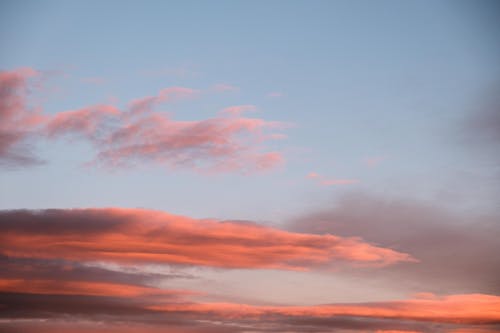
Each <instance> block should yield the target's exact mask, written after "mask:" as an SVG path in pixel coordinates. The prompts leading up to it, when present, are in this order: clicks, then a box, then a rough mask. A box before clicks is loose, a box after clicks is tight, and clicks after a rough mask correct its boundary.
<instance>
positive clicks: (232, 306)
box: [0, 293, 500, 333]
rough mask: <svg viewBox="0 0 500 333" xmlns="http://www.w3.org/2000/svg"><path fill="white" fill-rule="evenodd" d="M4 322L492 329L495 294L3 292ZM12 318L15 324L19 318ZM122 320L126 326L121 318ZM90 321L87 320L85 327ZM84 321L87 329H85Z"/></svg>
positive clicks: (151, 327)
mask: <svg viewBox="0 0 500 333" xmlns="http://www.w3.org/2000/svg"><path fill="white" fill-rule="evenodd" d="M0 295H1V296H2V301H3V311H2V312H0V317H4V318H5V316H9V317H8V318H9V319H8V320H4V321H0V328H1V327H11V328H15V327H17V328H25V327H26V326H25V325H26V324H29V323H30V319H42V320H40V322H39V325H38V330H36V329H29V330H28V329H24V330H23V332H39V331H40V330H39V329H40V328H43V327H47V326H48V327H53V328H54V327H58V328H59V329H53V331H61V326H62V327H64V325H61V324H64V322H62V321H64V320H71V323H72V328H73V329H77V328H79V329H82V332H89V331H92V330H91V329H90V327H93V326H94V329H95V325H96V324H97V323H101V325H100V326H98V327H97V328H100V329H102V330H104V329H105V330H106V331H107V332H120V331H122V330H120V328H122V329H127V328H131V327H140V326H142V330H139V332H157V331H158V330H161V329H163V330H165V329H167V328H168V330H169V332H170V331H172V330H171V328H172V329H174V328H175V329H174V330H173V332H176V331H177V330H178V332H187V331H186V330H193V331H194V332H203V333H208V332H241V333H243V332H248V331H251V332H256V333H259V332H289V333H293V332H296V333H298V332H318V333H319V332H323V333H324V332H364V333H366V332H373V333H375V332H378V333H381V332H387V333H389V332H391V333H392V332H394V333H395V332H399V333H403V332H404V333H410V332H412V333H413V332H420V333H436V332H446V333H452V332H478V333H479V332H494V331H496V328H498V327H497V325H498V322H499V320H500V314H499V312H498V306H499V305H500V303H499V302H500V297H498V296H492V295H482V294H467V295H450V296H444V297H438V298H436V299H435V300H415V299H410V300H401V301H386V302H378V303H362V304H359V303H358V304H329V305H316V306H263V305H248V304H236V303H193V302H188V301H180V302H179V301H178V300H176V298H170V296H168V295H167V296H165V297H163V298H161V297H160V298H156V299H152V298H143V297H129V298H122V297H103V296H85V295H79V296H72V295H59V294H52V295H39V294H29V293H5V294H0ZM16 324H17V325H16ZM123 324H126V326H125V327H123V326H122V325H123ZM144 325H147V326H144ZM89 326H90V327H89ZM84 329H86V330H84Z"/></svg>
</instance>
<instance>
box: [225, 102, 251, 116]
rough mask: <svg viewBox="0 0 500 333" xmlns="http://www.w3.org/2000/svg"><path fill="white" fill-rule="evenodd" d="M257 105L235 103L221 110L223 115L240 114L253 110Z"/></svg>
mask: <svg viewBox="0 0 500 333" xmlns="http://www.w3.org/2000/svg"><path fill="white" fill-rule="evenodd" d="M255 110H257V107H256V106H255V105H251V104H246V105H235V106H229V107H227V108H224V109H223V110H222V112H221V114H223V115H231V116H240V115H241V114H242V113H244V112H249V111H255Z"/></svg>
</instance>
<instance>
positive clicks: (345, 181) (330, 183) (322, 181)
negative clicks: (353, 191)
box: [306, 172, 359, 186]
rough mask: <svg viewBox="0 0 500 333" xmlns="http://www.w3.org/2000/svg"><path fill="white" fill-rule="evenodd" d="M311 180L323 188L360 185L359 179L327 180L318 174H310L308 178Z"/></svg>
mask: <svg viewBox="0 0 500 333" xmlns="http://www.w3.org/2000/svg"><path fill="white" fill-rule="evenodd" d="M306 177H307V178H309V179H312V180H314V181H315V182H316V183H318V184H319V185H322V186H334V185H349V184H356V183H359V179H334V178H326V177H324V176H322V175H320V174H318V173H316V172H310V173H309V174H307V176H306Z"/></svg>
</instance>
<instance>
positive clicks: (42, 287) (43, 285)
mask: <svg viewBox="0 0 500 333" xmlns="http://www.w3.org/2000/svg"><path fill="white" fill-rule="evenodd" d="M0 292H10V293H27V294H41V295H87V296H111V297H136V296H150V295H164V296H165V295H183V294H192V293H191V292H187V291H182V290H165V289H158V288H150V287H144V286H137V285H130V284H120V283H109V282H95V281H62V280H47V279H45V280H40V279H30V278H27V279H0Z"/></svg>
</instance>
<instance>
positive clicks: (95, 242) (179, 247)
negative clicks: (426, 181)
mask: <svg viewBox="0 0 500 333" xmlns="http://www.w3.org/2000/svg"><path fill="white" fill-rule="evenodd" d="M0 253H1V254H3V255H5V256H9V257H21V258H22V257H33V258H63V259H68V260H83V261H96V260H102V261H112V262H122V263H126V262H130V263H147V262H150V263H172V264H187V265H200V266H213V267H224V268H266V269H287V270H307V269H310V268H313V267H317V266H325V265H332V264H333V263H334V262H336V261H350V262H359V263H367V264H381V265H388V264H393V263H396V262H401V261H415V259H413V258H412V257H411V256H410V255H408V254H405V253H400V252H397V251H394V250H391V249H388V248H381V247H378V246H374V245H371V244H369V243H366V242H364V241H362V240H361V239H358V238H342V237H338V236H334V235H312V234H302V233H293V232H287V231H283V230H279V229H274V228H270V227H266V226H261V225H257V224H253V223H237V222H220V221H215V220H196V219H192V218H188V217H182V216H176V215H171V214H168V213H163V212H158V211H150V210H141V209H121V208H108V209H73V210H42V211H3V212H0Z"/></svg>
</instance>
